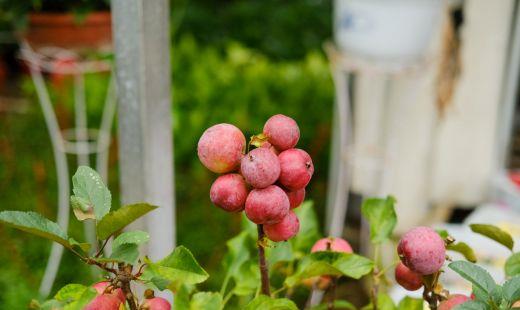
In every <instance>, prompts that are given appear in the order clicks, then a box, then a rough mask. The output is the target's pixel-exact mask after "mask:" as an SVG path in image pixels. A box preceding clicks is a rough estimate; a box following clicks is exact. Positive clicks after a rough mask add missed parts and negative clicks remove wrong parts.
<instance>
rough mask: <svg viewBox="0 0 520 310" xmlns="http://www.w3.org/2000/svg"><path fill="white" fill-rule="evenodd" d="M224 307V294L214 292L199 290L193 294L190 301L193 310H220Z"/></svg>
mask: <svg viewBox="0 0 520 310" xmlns="http://www.w3.org/2000/svg"><path fill="white" fill-rule="evenodd" d="M221 307H222V296H221V295H220V294H219V293H214V292H199V293H195V294H193V296H192V297H191V302H190V309H191V310H198V309H204V310H220V308H221Z"/></svg>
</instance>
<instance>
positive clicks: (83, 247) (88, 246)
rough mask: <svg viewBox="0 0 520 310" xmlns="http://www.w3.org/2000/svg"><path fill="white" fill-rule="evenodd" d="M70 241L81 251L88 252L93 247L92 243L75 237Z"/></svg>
mask: <svg viewBox="0 0 520 310" xmlns="http://www.w3.org/2000/svg"><path fill="white" fill-rule="evenodd" d="M69 243H70V245H71V246H72V247H73V248H79V249H80V250H81V251H83V252H85V253H88V252H89V251H90V249H91V248H92V244H90V243H87V242H78V241H76V240H74V239H73V238H69Z"/></svg>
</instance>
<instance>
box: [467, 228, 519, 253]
mask: <svg viewBox="0 0 520 310" xmlns="http://www.w3.org/2000/svg"><path fill="white" fill-rule="evenodd" d="M469 227H470V228H471V230H472V231H473V232H475V233H477V234H481V235H483V236H486V237H488V238H490V239H492V240H495V241H496V242H498V243H500V244H502V245H503V246H505V247H506V248H508V249H510V250H511V251H512V250H513V247H514V245H515V242H514V241H513V237H511V235H510V234H509V233H507V232H506V231H504V230H502V229H500V228H498V227H496V226H494V225H489V224H471V225H469Z"/></svg>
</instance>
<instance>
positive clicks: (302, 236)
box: [289, 201, 321, 256]
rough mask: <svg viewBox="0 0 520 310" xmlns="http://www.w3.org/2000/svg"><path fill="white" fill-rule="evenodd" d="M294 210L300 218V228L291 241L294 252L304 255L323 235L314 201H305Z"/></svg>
mask: <svg viewBox="0 0 520 310" xmlns="http://www.w3.org/2000/svg"><path fill="white" fill-rule="evenodd" d="M293 211H294V213H296V216H298V219H299V220H300V230H299V231H298V234H297V235H296V236H295V237H294V238H292V239H290V240H289V242H290V243H291V245H292V250H293V252H299V253H301V254H300V255H302V256H303V255H305V254H307V253H309V252H310V251H311V248H312V246H313V245H314V242H316V240H318V239H320V237H321V235H320V230H319V223H318V218H317V216H316V212H314V203H313V202H312V201H305V202H304V203H302V205H301V206H299V207H298V208H296V209H294V210H293Z"/></svg>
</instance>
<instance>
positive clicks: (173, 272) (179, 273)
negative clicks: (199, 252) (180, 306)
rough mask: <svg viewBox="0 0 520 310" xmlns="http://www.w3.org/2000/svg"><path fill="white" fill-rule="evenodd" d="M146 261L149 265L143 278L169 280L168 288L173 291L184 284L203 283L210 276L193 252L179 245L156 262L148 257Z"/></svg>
mask: <svg viewBox="0 0 520 310" xmlns="http://www.w3.org/2000/svg"><path fill="white" fill-rule="evenodd" d="M146 263H147V264H148V266H147V267H146V269H145V272H144V274H143V276H142V279H145V280H151V279H152V278H156V279H163V280H164V281H168V283H169V284H168V289H170V290H172V291H177V290H178V289H179V287H180V286H181V285H182V284H197V283H201V282H204V281H206V279H207V278H208V277H209V275H208V273H207V272H206V271H205V270H204V269H202V267H201V266H200V265H199V263H198V262H197V260H195V258H194V257H193V254H191V252H190V251H189V250H188V249H186V248H185V247H183V246H178V247H177V248H175V250H173V252H172V253H171V254H170V255H168V256H167V257H165V258H164V259H162V260H160V261H158V262H156V263H153V262H151V261H149V260H148V259H146Z"/></svg>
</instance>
